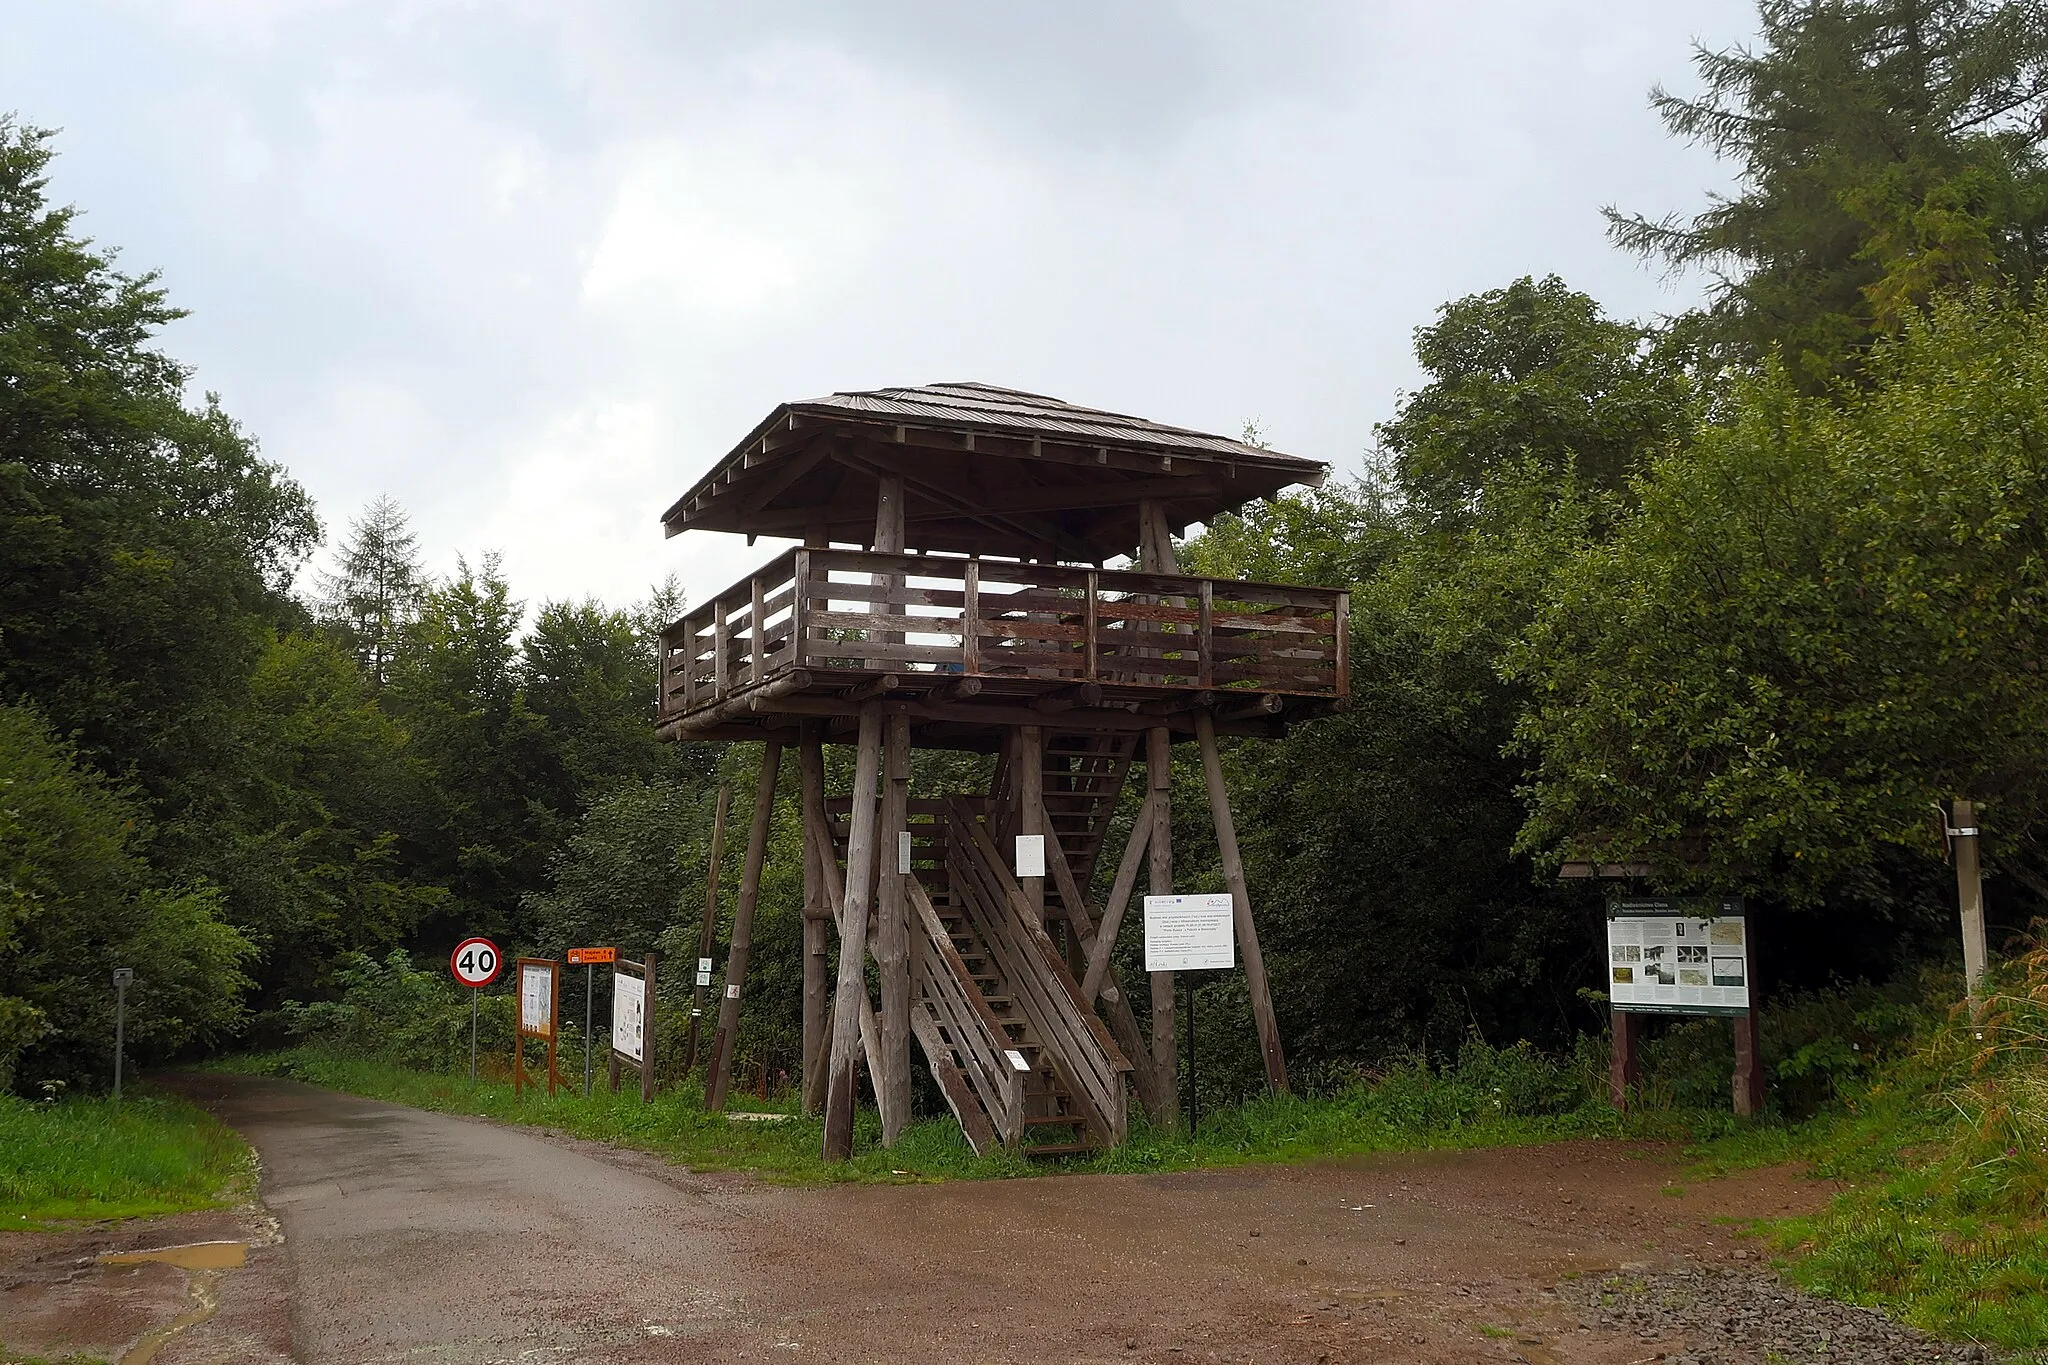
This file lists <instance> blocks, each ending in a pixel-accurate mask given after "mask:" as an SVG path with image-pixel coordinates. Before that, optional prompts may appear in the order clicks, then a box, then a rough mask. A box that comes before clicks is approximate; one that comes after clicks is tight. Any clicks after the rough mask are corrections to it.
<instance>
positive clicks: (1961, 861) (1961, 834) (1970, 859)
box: [1949, 797, 1991, 1015]
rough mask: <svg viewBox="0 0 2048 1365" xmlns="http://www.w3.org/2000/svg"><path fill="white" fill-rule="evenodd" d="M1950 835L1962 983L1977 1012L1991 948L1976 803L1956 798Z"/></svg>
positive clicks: (1974, 1011)
mask: <svg viewBox="0 0 2048 1365" xmlns="http://www.w3.org/2000/svg"><path fill="white" fill-rule="evenodd" d="M1952 816H1953V819H1954V821H1955V823H1954V824H1953V825H1951V826H1950V827H1949V838H1950V839H1951V840H1953V841H1954V843H1953V846H1954V848H1955V853H1956V903H1957V906H1958V907H1959V908H1960V910H1961V912H1962V923H1963V985H1964V988H1965V989H1966V990H1967V991H1968V992H1969V997H1970V1012H1971V1013H1972V1014H1973V1015H1974V1014H1975V1013H1976V1012H1977V1008H1978V1006H1980V1005H1982V1004H1983V1003H1984V1001H1983V991H1984V969H1985V968H1986V967H1987V966H1988V965H1990V961H1991V951H1990V946H1989V944H1988V943H1987V942H1986V941H1985V936H1984V869H1983V862H1982V858H1981V855H1980V852H1979V848H1978V844H1977V805H1976V803H1975V802H1973V801H1965V800H1963V799H1962V798H1961V797H1957V798H1956V800H1955V803H1954V806H1953V808H1952Z"/></svg>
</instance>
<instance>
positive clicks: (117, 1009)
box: [114, 967, 135, 1104]
mask: <svg viewBox="0 0 2048 1365" xmlns="http://www.w3.org/2000/svg"><path fill="white" fill-rule="evenodd" d="M134 975H135V973H134V972H133V971H132V970H131V969H129V968H127V967H122V968H120V969H119V970H117V971H116V972H115V973H114V1103H116V1104H119V1103H120V1102H121V1054H122V1053H123V1052H124V1051H126V1050H127V1033H128V982H129V980H130V979H131V978H133V977H134Z"/></svg>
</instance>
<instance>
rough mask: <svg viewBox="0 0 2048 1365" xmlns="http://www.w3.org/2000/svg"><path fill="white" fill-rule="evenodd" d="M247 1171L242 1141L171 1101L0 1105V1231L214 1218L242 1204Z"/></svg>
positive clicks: (4, 1100)
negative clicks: (166, 1217)
mask: <svg viewBox="0 0 2048 1365" xmlns="http://www.w3.org/2000/svg"><path fill="white" fill-rule="evenodd" d="M253 1170H254V1166H253V1163H252V1162H251V1160H250V1155H249V1148H248V1145H247V1144H246V1143H244V1142H243V1141H242V1140H241V1138H239V1137H237V1136H236V1135H235V1133H234V1132H233V1131H232V1130H230V1129H228V1128H226V1127H225V1126H223V1125H222V1124H221V1123H219V1122H218V1121H216V1120H215V1119H214V1118H212V1117H211V1116H210V1115H208V1114H206V1113H204V1112H202V1111H201V1110H198V1109H195V1108H194V1107H193V1106H191V1105H189V1104H187V1103H185V1102H184V1101H183V1100H180V1099H178V1098H176V1097H174V1096H171V1095H164V1094H159V1093H156V1092H153V1091H150V1090H147V1089H138V1090H136V1091H134V1092H131V1093H130V1094H129V1095H128V1097H127V1098H126V1099H125V1100H124V1101H123V1102H122V1103H120V1104H118V1105H117V1104H115V1103H114V1102H113V1101H112V1100H109V1099H89V1098H78V1099H67V1100H60V1101H58V1102H56V1103H54V1104H36V1103H31V1102H30V1101H28V1100H23V1099H16V1098H14V1097H12V1096H5V1095H0V1228H27V1227H36V1226H40V1225H43V1224H46V1223H49V1222H52V1221H58V1220H74V1219H98V1218H139V1217H152V1216H155V1215H159V1214H166V1213H184V1212H187V1211H189V1210H192V1209H207V1208H219V1207H221V1206H222V1205H224V1204H230V1203H234V1202H237V1201H238V1200H240V1199H243V1198H246V1197H247V1195H248V1192H249V1190H250V1189H251V1188H252V1187H253V1183H254V1182H253V1180H252V1173H253Z"/></svg>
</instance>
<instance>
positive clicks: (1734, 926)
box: [1607, 896, 1749, 1014]
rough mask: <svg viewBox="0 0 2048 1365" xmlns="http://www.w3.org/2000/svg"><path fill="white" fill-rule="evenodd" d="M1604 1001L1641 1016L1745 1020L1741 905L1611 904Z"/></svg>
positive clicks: (1628, 900)
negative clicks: (1709, 1016) (1737, 1017)
mask: <svg viewBox="0 0 2048 1365" xmlns="http://www.w3.org/2000/svg"><path fill="white" fill-rule="evenodd" d="M1607 998H1608V1000H1609V1001H1610V1002H1611V1003H1612V1004H1613V1006H1614V1008H1616V1009H1618V1010H1628V1011H1634V1012H1638V1013H1647V1014H1746V1013H1748V1011H1749V926H1748V921H1747V918H1746V917H1745V916H1744V914H1743V905H1742V902H1741V900H1739V899H1737V898H1735V897H1732V896H1731V897H1728V898H1727V899H1714V898H1711V897H1701V898H1683V899H1681V898H1665V897H1653V896H1636V897H1622V896H1616V897H1612V898H1610V899H1609V900H1608V902H1607Z"/></svg>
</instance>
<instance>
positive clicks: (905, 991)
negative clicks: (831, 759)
mask: <svg viewBox="0 0 2048 1365" xmlns="http://www.w3.org/2000/svg"><path fill="white" fill-rule="evenodd" d="M884 748H885V755H884V757H885V763H884V769H885V776H886V779H887V781H886V784H885V785H884V787H883V790H882V822H881V823H882V828H881V848H880V849H879V850H878V852H879V857H878V859H877V863H878V866H879V867H880V868H881V873H880V876H881V881H880V883H879V886H878V890H877V895H876V897H875V961H876V963H877V964H878V965H879V966H880V968H881V978H882V1017H881V1062H882V1069H881V1070H880V1071H879V1072H877V1073H876V1074H875V1077H874V1081H875V1097H876V1100H877V1102H878V1103H879V1104H880V1105H881V1108H882V1145H883V1146H884V1147H893V1146H895V1145H896V1139H897V1137H898V1136H899V1135H900V1134H901V1133H902V1132H903V1128H904V1126H905V1125H906V1124H907V1123H908V1122H909V1121H910V915H909V907H908V904H907V901H908V897H907V894H906V891H905V887H904V885H903V880H904V878H905V877H906V876H908V875H909V873H910V863H909V861H908V860H907V859H901V858H900V856H899V855H900V854H901V853H902V851H903V841H904V838H905V837H906V836H907V835H908V834H909V831H910V717H908V716H902V715H892V716H890V717H889V718H888V737H887V740H886V743H885V745H884Z"/></svg>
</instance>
